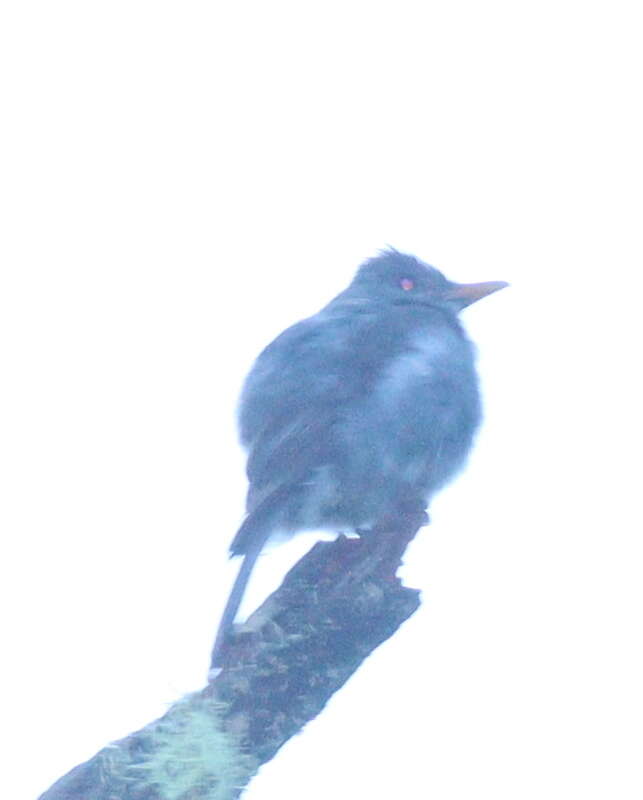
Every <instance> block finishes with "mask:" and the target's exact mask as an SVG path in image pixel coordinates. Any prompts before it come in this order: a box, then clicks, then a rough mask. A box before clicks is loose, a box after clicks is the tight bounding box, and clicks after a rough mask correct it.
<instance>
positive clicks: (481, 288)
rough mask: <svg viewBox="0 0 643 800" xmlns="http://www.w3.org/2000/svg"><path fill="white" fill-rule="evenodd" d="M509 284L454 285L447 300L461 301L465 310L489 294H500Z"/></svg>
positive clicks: (495, 282)
mask: <svg viewBox="0 0 643 800" xmlns="http://www.w3.org/2000/svg"><path fill="white" fill-rule="evenodd" d="M506 286H509V284H508V283H507V282H506V281H485V282H484V283H454V284H452V285H451V288H449V289H447V291H446V292H445V295H444V296H445V297H446V299H447V300H459V301H460V304H461V305H462V307H463V308H465V307H466V306H470V305H471V303H475V302H476V301H477V300H482V298H483V297H486V296H487V295H488V294H492V293H493V292H498V291H500V289H504V288H505V287H506Z"/></svg>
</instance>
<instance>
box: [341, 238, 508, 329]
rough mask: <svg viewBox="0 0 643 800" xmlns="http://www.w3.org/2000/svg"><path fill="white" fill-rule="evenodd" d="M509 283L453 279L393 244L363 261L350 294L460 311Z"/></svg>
mask: <svg viewBox="0 0 643 800" xmlns="http://www.w3.org/2000/svg"><path fill="white" fill-rule="evenodd" d="M505 286H508V284H507V283H505V282H504V281H487V282H486V283H453V282H452V281H450V280H448V279H447V278H445V277H444V275H443V274H442V273H441V272H440V271H439V270H437V269H435V268H434V267H431V266H429V264H425V263H424V262H422V261H420V260H419V259H417V258H415V256H411V255H407V254H406V253H400V252H398V251H397V250H394V249H392V248H390V249H388V250H383V251H382V252H381V253H379V255H377V256H375V258H371V259H369V260H368V261H366V262H365V263H364V264H362V266H361V267H360V268H359V270H358V271H357V274H356V275H355V278H354V279H353V282H352V283H351V285H350V286H349V287H348V294H350V295H353V296H355V295H357V296H359V297H368V298H369V299H373V300H378V301H384V302H390V303H392V304H395V305H428V306H440V307H443V308H446V309H448V310H449V311H451V312H453V313H458V312H459V311H461V310H462V309H463V308H466V306H470V305H471V304H472V303H475V302H476V300H481V299H482V298H483V297H486V296H487V295H488V294H491V293H492V292H497V291H498V290H499V289H504V287H505Z"/></svg>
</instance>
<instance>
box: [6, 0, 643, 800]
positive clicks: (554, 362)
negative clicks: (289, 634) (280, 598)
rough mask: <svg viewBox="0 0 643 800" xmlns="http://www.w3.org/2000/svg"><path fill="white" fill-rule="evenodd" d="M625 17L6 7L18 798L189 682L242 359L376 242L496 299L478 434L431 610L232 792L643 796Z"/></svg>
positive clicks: (366, 6) (315, 301) (209, 626)
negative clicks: (495, 288) (484, 283)
mask: <svg viewBox="0 0 643 800" xmlns="http://www.w3.org/2000/svg"><path fill="white" fill-rule="evenodd" d="M639 13H640V8H638V4H637V3H634V2H631V3H625V2H618V1H617V2H613V1H612V2H610V3H607V2H604V3H581V2H568V1H567V0H562V1H561V0H558V2H555V3H554V2H540V3H515V2H489V3H475V2H471V1H470V0H469V2H453V0H452V1H451V2H435V3H419V2H418V3H404V2H396V3H392V2H391V3H372V2H371V3H365V2H364V3H359V2H354V1H351V0H345V2H342V3H332V2H331V3H305V2H298V3H295V2H292V3H284V2H271V3H259V2H248V3H226V2H218V3H209V2H186V3H178V2H177V3H168V2H163V1H162V0H155V1H154V2H149V1H148V0H127V2H122V0H112V2H109V3H107V2H104V3H102V2H89V3H88V2H68V1H66V0H61V1H60V2H56V3H51V2H29V0H21V2H17V0H14V1H13V2H12V1H11V0H9V2H5V3H4V4H3V9H2V12H0V14H1V18H0V76H1V79H2V89H1V92H2V95H1V98H0V99H1V105H2V108H3V116H4V121H3V123H2V126H1V129H0V137H2V139H3V140H4V142H3V144H2V146H1V148H0V152H1V153H2V155H1V156H0V158H1V159H2V161H1V165H0V168H1V170H2V175H1V178H0V184H1V185H0V192H2V204H3V208H2V221H3V222H2V227H3V233H2V243H1V244H0V247H1V248H2V253H0V257H1V259H2V288H1V296H0V306H1V308H0V312H1V313H0V328H1V330H0V348H2V356H1V358H2V363H1V364H0V375H1V377H2V382H3V383H5V381H6V384H5V386H4V388H3V389H2V395H1V397H0V403H1V404H2V411H1V412H0V425H1V430H0V436H1V439H2V440H1V455H0V458H1V459H2V472H3V474H2V476H1V484H0V485H1V492H2V503H1V508H0V514H1V519H0V525H1V526H2V527H1V529H2V536H3V542H4V543H3V558H2V561H3V562H4V564H3V572H5V573H6V574H5V575H4V577H3V578H2V587H3V593H5V592H6V597H5V599H4V601H3V605H4V609H5V611H6V612H7V616H8V621H7V623H5V624H4V625H3V644H4V647H3V650H4V656H3V659H2V668H3V671H6V672H7V674H6V676H5V677H4V678H3V683H2V685H3V695H4V697H3V699H2V708H3V725H2V728H3V729H4V731H5V732H6V734H8V740H9V741H8V743H7V744H6V745H4V746H3V753H4V756H5V757H4V758H3V759H2V760H3V762H4V766H3V770H2V777H1V778H0V781H2V783H3V784H5V783H6V785H4V786H0V795H1V796H2V797H7V798H9V797H10V798H12V800H32V799H33V798H34V797H35V796H36V795H37V794H38V793H39V792H40V791H43V790H44V789H45V788H46V787H47V786H48V785H49V784H50V783H51V782H52V781H54V780H55V779H56V778H58V777H59V776H60V775H62V774H63V773H64V772H66V771H67V770H68V769H69V768H71V767H72V766H74V765H75V764H77V763H79V762H80V761H82V760H84V759H86V758H89V757H90V756H92V755H93V754H94V753H95V752H96V751H97V750H98V749H100V748H101V747H102V746H103V745H104V744H106V743H107V742H109V741H110V740H112V739H115V738H118V737H121V736H124V735H126V734H127V733H128V732H130V731H132V730H134V729H136V728H138V727H140V726H142V725H143V724H145V723H146V722H148V721H150V720H152V719H154V718H155V717H157V716H159V715H160V714H161V713H163V711H164V709H165V708H166V707H167V705H168V704H170V703H172V701H174V700H175V699H177V698H178V697H180V696H181V695H182V694H183V693H185V692H187V691H191V690H194V689H198V688H200V687H201V686H202V685H203V682H204V680H205V675H206V671H207V660H208V654H209V649H210V646H211V643H212V638H213V635H214V631H215V627H216V623H217V618H218V615H219V613H220V610H221V607H222V605H223V602H224V599H225V595H226V591H227V588H228V586H229V583H230V581H231V580H232V577H233V575H234V571H235V569H236V565H233V564H230V563H228V562H227V561H226V550H227V546H228V543H229V540H230V538H231V537H232V535H233V533H234V531H235V528H236V526H237V524H238V522H239V520H240V518H241V514H242V504H243V495H244V491H245V479H244V475H243V459H242V454H241V453H240V451H239V449H238V447H237V445H236V438H235V431H234V413H235V403H236V395H237V392H238V389H239V385H240V382H241V380H242V377H243V374H244V373H245V371H246V370H247V369H248V367H249V365H250V363H251V361H252V359H253V357H254V356H255V355H256V354H257V352H258V351H259V350H260V349H261V347H262V346H263V345H265V344H266V343H267V342H268V341H269V339H270V338H271V337H272V336H273V335H275V334H276V333H278V332H279V331H280V330H281V329H282V328H284V327H285V326H286V325H287V324H290V323H291V322H293V321H295V320H296V319H298V318H301V317H302V316H306V315H307V314H309V313H312V312H314V311H316V310H317V309H318V308H319V307H320V306H321V305H323V304H324V303H325V302H327V300H328V299H330V297H332V296H333V295H334V294H335V293H336V292H338V291H340V290H341V289H342V288H343V287H344V285H345V284H346V283H347V282H348V281H349V280H350V278H351V276H352V273H353V271H354V269H355V268H356V267H357V265H358V263H359V262H360V261H361V260H362V259H363V258H365V257H367V256H369V255H372V254H373V253H374V252H375V251H376V250H377V249H378V248H380V247H382V246H384V245H385V244H387V243H389V244H392V245H394V246H396V247H398V248H400V249H402V250H407V251H409V252H413V253H415V254H417V255H418V256H420V257H421V258H423V259H425V260H427V261H429V262H431V263H433V264H435V265H436V266H438V267H439V268H440V269H442V270H443V271H445V272H446V273H447V274H448V276H449V277H452V278H453V279H455V280H461V281H469V280H471V281H473V280H508V281H510V282H511V283H512V288H511V289H508V290H506V291H503V292H500V293H498V294H497V295H494V296H493V297H490V298H488V299H487V300H485V301H483V302H481V303H480V304H478V305H476V306H474V307H472V308H471V309H468V310H467V311H466V312H465V313H464V315H463V317H464V319H465V322H466V324H467V327H468V329H469V332H470V334H471V336H472V338H473V339H474V340H475V341H476V343H477V345H478V347H479V349H480V361H479V363H480V371H481V376H482V382H483V386H484V391H485V405H486V409H487V421H486V424H485V427H484V429H483V430H482V432H481V435H480V437H479V441H478V447H477V449H476V451H475V455H474V457H473V458H472V460H471V463H470V466H469V469H468V470H467V472H466V473H465V474H464V475H463V476H462V477H461V478H460V479H459V480H458V481H457V482H456V483H455V484H454V485H453V486H452V487H451V488H450V489H448V490H447V491H445V492H444V493H443V494H442V495H441V496H440V498H439V499H438V501H437V502H436V503H435V505H434V508H433V511H432V517H433V525H432V526H431V527H430V528H428V529H425V531H424V532H423V533H422V534H421V536H420V537H419V539H418V540H417V541H416V542H415V543H414V545H413V546H412V548H411V550H410V551H409V553H408V557H407V565H406V568H405V571H404V575H405V578H406V580H407V583H408V584H409V585H411V586H415V587H418V588H421V589H422V590H423V598H424V604H423V606H422V609H421V610H420V611H419V612H418V613H417V614H416V615H415V616H414V617H413V618H412V620H411V621H409V622H408V623H407V624H406V625H405V626H404V628H403V629H402V630H401V631H400V632H399V633H398V635H396V636H395V637H394V638H393V639H392V640H390V641H389V642H388V643H387V644H386V645H385V646H383V647H382V648H381V649H380V650H379V651H378V652H377V653H376V654H375V655H374V656H373V657H372V658H371V659H369V661H368V662H367V663H366V664H365V665H364V666H363V668H362V669H361V670H360V671H359V672H358V673H357V674H356V675H355V676H354V678H353V679H352V680H351V681H350V683H349V684H348V685H347V686H346V687H345V688H344V690H342V691H341V692H340V693H338V694H337V695H336V697H335V698H334V699H333V701H332V703H331V704H330V705H329V707H328V708H327V709H326V710H325V711H324V713H323V714H322V715H321V716H320V718H319V719H318V720H317V721H315V722H314V723H312V724H311V725H309V726H308V728H307V729H306V730H305V732H304V733H303V735H301V736H299V737H297V738H296V739H295V740H294V741H292V742H291V743H289V744H288V745H287V746H286V747H285V748H284V749H283V751H282V752H281V753H280V754H279V755H278V757H277V758H276V759H275V760H274V761H273V763H271V764H269V765H267V766H266V767H264V769H262V771H261V774H260V776H259V777H258V778H257V779H256V780H255V781H254V783H253V784H252V786H251V789H250V790H249V791H248V793H247V795H246V797H247V798H248V800H255V799H256V800H259V798H267V797H280V798H281V800H289V798H293V800H294V798H300V797H301V796H302V795H305V796H306V798H307V799H308V800H317V798H324V799H325V798H327V797H328V796H334V797H353V796H354V797H378V796H402V797H413V798H416V797H427V798H429V797H430V798H432V800H465V799H466V800H470V799H471V798H479V797H487V796H489V797H491V796H493V797H494V800H505V799H506V800H510V799H511V800H515V798H521V800H530V799H531V798H538V799H539V800H540V799H541V798H543V797H547V798H553V799H554V800H557V799H558V798H561V800H562V799H563V798H564V799H565V800H567V798H573V797H583V798H584V800H593V798H608V797H609V798H611V797H618V798H619V799H620V800H629V799H630V798H632V799H634V798H636V799H637V800H638V799H639V798H640V797H641V796H642V794H643V786H642V783H643V779H642V777H641V770H640V758H641V746H642V744H643V742H642V741H641V738H642V736H641V727H640V720H641V717H642V716H643V693H642V689H641V675H642V674H643V656H642V646H641V611H642V610H643V591H642V589H641V577H640V576H641V569H642V564H641V561H642V558H641V557H642V555H643V545H642V543H641V524H640V510H639V507H640V499H639V498H640V494H641V489H640V453H641V444H642V442H641V437H640V430H639V419H640V405H641V397H640V390H639V386H638V377H637V373H639V372H640V364H641V356H640V341H641V332H640V327H639V326H638V318H639V317H640V313H641V312H640V305H639V303H638V302H637V299H638V295H639V294H640V289H641V281H640V275H641V264H642V258H641V256H642V251H643V247H642V245H641V221H642V211H643V208H642V202H641V186H642V185H643V169H642V167H643V164H642V157H641V150H642V148H641V142H642V141H643V130H642V127H643V126H642V124H641V113H642V110H641V74H642V73H643V63H642V62H643V59H642V57H641V26H640V21H639V19H638V18H637V15H638V14H639ZM311 541H312V540H310V539H308V540H307V539H305V538H304V539H300V540H297V541H295V542H294V543H293V545H292V546H291V547H285V548H283V549H280V550H277V551H275V552H274V553H273V554H270V555H268V556H266V557H264V558H263V559H262V563H261V569H260V574H259V575H258V576H257V580H256V581H255V583H254V585H253V593H252V597H251V598H250V605H252V603H253V602H255V601H257V600H258V599H259V595H260V593H261V592H266V591H267V590H268V588H269V587H270V585H272V584H275V583H277V582H278V581H279V579H280V577H281V576H282V575H283V573H284V571H285V570H286V568H287V566H288V565H289V563H290V562H291V561H292V560H293V559H294V558H295V557H296V555H297V554H298V553H301V552H302V551H303V550H305V549H307V548H308V547H309V546H310V544H311Z"/></svg>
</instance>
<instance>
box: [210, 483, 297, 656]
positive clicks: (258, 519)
mask: <svg viewBox="0 0 643 800" xmlns="http://www.w3.org/2000/svg"><path fill="white" fill-rule="evenodd" d="M283 493H284V492H283V489H281V488H280V489H277V490H275V491H274V492H272V493H271V494H269V495H268V496H267V497H265V498H264V499H263V501H262V502H261V503H260V504H259V505H258V506H257V507H256V508H254V509H253V510H252V511H251V512H250V513H249V514H248V516H247V517H246V518H245V520H244V521H243V523H242V525H241V527H240V528H239V530H238V531H237V535H236V536H235V538H234V540H233V542H232V547H231V552H232V554H233V555H238V554H239V548H240V547H241V546H242V547H243V550H241V553H243V561H242V562H241V566H240V567H239V572H238V573H237V577H236V578H235V581H234V583H233V584H232V589H231V590H230V596H229V597H228V602H227V603H226V605H225V608H224V609H223V615H222V616H221V622H219V629H218V630H217V636H216V639H215V640H214V647H213V648H212V656H211V659H210V669H216V668H218V667H220V666H221V660H222V659H221V656H222V654H223V649H224V645H225V640H226V639H227V637H228V634H229V633H230V630H231V628H232V623H233V622H234V620H235V617H236V616H237V612H238V611H239V606H240V605H241V601H242V600H243V595H244V594H245V591H246V586H247V585H248V580H249V578H250V575H251V573H252V570H253V568H254V565H255V564H256V562H257V559H258V558H259V554H260V553H261V551H262V550H263V548H264V546H265V544H266V542H267V541H268V539H269V538H270V534H271V533H272V532H273V523H274V515H275V510H276V508H277V507H278V505H279V502H280V501H281V498H282V495H283Z"/></svg>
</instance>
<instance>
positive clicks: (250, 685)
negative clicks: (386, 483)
mask: <svg viewBox="0 0 643 800" xmlns="http://www.w3.org/2000/svg"><path fill="white" fill-rule="evenodd" d="M424 522H425V518H422V519H420V518H418V517H415V518H413V519H408V518H398V519H397V520H396V521H395V523H394V524H390V525H388V526H380V528H379V529H378V530H376V531H372V532H369V533H368V534H365V535H363V536H362V537H361V538H355V539H353V538H351V539H349V538H346V537H344V536H340V537H339V538H338V539H337V540H335V541H334V542H319V543H317V544H316V545H315V546H314V547H313V548H312V550H311V551H310V552H309V553H308V554H307V555H306V556H304V558H302V560H301V561H299V562H298V563H297V564H296V565H295V566H294V567H293V568H292V569H291V570H290V572H289V573H288V574H287V575H286V577H285V579H284V581H283V583H282V585H281V586H280V587H279V589H277V591H276V592H274V593H273V594H272V595H271V596H270V597H269V598H268V599H267V600H266V601H265V603H264V604H263V605H262V606H261V607H260V608H259V609H257V611H255V612H254V613H253V614H252V615H251V616H250V617H249V619H248V620H247V622H246V623H245V624H244V625H242V626H237V627H236V628H235V630H234V632H233V634H232V635H231V636H230V638H229V641H228V643H227V644H226V649H225V653H224V656H223V667H222V669H221V670H217V671H216V672H217V673H218V674H211V675H210V680H209V682H208V684H207V686H206V687H205V688H204V689H202V690H201V691H199V692H196V693H194V694H193V695H190V696H188V697H186V698H184V699H182V700H180V701H179V702H178V703H176V704H175V705H174V706H172V708H170V709H169V711H168V712H167V713H166V714H165V715H164V716H163V717H161V718H160V719H158V720H155V721H154V722H151V723H150V724H149V725H147V726H146V727H145V728H143V729H142V730H140V731H137V732H135V733H132V734H130V735H129V736H127V737H126V738H125V739H122V740H120V741H118V742H115V743H113V744H111V745H108V746H107V747H105V748H103V750H101V751H100V752H99V753H97V754H96V755H95V756H94V757H93V758H91V759H90V760H89V761H87V762H85V763H84V764H81V765H79V766H77V767H75V768H74V769H73V770H71V771H70V772H69V773H67V775H65V776H63V777H62V778H60V779H59V780H58V781H57V782H56V783H55V784H54V785H53V786H51V787H50V788H49V789H48V790H47V791H46V792H45V793H44V794H42V795H41V797H40V800H63V799H64V800H206V798H207V800H227V799H228V798H235V797H238V795H239V794H240V792H241V791H242V789H243V787H244V786H245V785H246V784H247V783H248V781H249V780H250V778H251V777H252V775H253V774H254V773H255V772H256V771H257V769H258V768H259V766H260V765H261V764H263V763H265V762H266V761H269V760H270V759H271V758H272V757H273V756H274V755H275V753H276V752H277V751H278V750H279V748H280V747H281V746H282V745H283V744H284V743H285V742H286V741H287V740H288V739H289V738H290V737H291V736H293V735H294V734H295V733H297V732H298V731H300V730H301V729H302V727H303V726H304V725H305V724H306V723H307V722H308V721H309V720H311V719H313V718H314V717H316V716H317V714H319V712H320V711H321V710H322V709H323V708H324V706H325V705H326V703H327V702H328V700H329V699H330V698H331V697H332V695H333V694H334V693H335V692H336V691H337V690H338V689H339V688H340V687H341V686H342V685H343V684H344V683H345V682H346V681H347V680H348V678H349V677H350V676H351V675H352V674H353V673H354V672H355V670H356V669H357V668H358V667H359V665H360V664H361V663H362V661H363V660H364V659H365V658H367V656H368V655H369V654H370V653H371V652H372V651H373V650H374V649H375V648H376V647H377V646H378V645H379V644H381V643H382V642H384V641H385V640H386V639H388V638H389V637H390V636H391V635H392V634H393V633H394V632H395V631H396V630H397V628H398V627H399V626H400V625H401V624H402V623H403V622H404V621H405V620H406V619H408V618H409V617H410V616H411V614H413V612H414V611H415V610H416V609H417V608H418V607H419V604H420V599H419V591H418V590H416V589H409V588H406V587H403V586H402V585H401V582H400V580H399V579H398V578H397V577H396V574H395V573H396V572H397V569H398V567H399V564H400V563H401V557H402V554H403V552H404V549H405V548H406V546H407V544H408V543H409V541H410V540H411V539H412V538H413V536H414V535H415V533H416V532H417V530H418V528H419V526H420V525H421V524H423V523H424Z"/></svg>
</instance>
